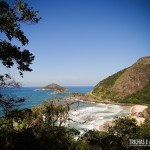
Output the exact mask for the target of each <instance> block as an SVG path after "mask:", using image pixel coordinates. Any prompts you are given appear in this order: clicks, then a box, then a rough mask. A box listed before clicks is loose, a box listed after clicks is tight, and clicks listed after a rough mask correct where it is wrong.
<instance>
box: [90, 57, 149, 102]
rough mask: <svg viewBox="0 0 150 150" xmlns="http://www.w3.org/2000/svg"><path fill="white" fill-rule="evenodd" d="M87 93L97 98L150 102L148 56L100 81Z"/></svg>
mask: <svg viewBox="0 0 150 150" xmlns="http://www.w3.org/2000/svg"><path fill="white" fill-rule="evenodd" d="M89 95H91V96H92V97H95V98H97V99H99V100H113V101H119V102H139V103H140V101H144V102H145V103H150V56H147V57H143V58H140V59H139V60H138V61H137V62H136V63H134V64H133V65H132V66H131V67H129V68H126V69H124V70H122V71H119V72H117V73H116V74H114V75H112V76H110V77H108V78H106V79H104V80H102V81H100V82H99V83H98V84H97V85H96V86H95V87H94V89H93V90H92V91H91V93H90V94H89ZM140 99H141V100H140Z"/></svg>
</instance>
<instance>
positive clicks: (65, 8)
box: [13, 0, 150, 86]
mask: <svg viewBox="0 0 150 150" xmlns="http://www.w3.org/2000/svg"><path fill="white" fill-rule="evenodd" d="M26 2H27V3H29V4H30V5H31V6H33V7H34V9H37V10H39V11H40V13H39V15H40V16H41V17H42V20H41V21H40V22H39V24H37V25H23V26H22V29H23V31H24V32H25V34H26V35H27V37H28V38H29V40H30V43H29V45H27V46H26V47H24V48H28V49H31V52H32V53H33V54H34V55H35V61H34V63H33V65H32V66H31V67H32V68H33V71H32V72H31V73H24V78H23V79H22V78H21V77H19V75H18V73H17V71H16V70H13V73H14V76H16V79H18V80H19V81H20V82H22V83H23V85H24V86H44V85H47V84H49V83H58V84H60V85H68V86H73V85H75V86H87V85H89V86H90V85H92V86H93V85H95V84H97V83H98V82H99V81H100V80H102V79H104V78H106V77H108V76H110V75H111V74H113V73H115V72H117V71H119V70H121V69H123V68H125V67H129V66H130V65H132V64H133V63H134V62H135V61H137V60H138V59H139V58H140V57H143V56H148V55H150V1H149V0H49V1H47V0H36V1H30V0H26ZM14 42H15V41H14ZM16 43H17V42H16Z"/></svg>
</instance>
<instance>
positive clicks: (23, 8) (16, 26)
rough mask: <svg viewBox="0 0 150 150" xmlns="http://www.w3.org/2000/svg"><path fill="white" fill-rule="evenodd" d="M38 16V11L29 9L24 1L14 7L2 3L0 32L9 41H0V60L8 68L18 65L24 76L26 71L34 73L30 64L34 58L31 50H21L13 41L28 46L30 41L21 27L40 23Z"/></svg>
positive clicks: (0, 2) (0, 5)
mask: <svg viewBox="0 0 150 150" xmlns="http://www.w3.org/2000/svg"><path fill="white" fill-rule="evenodd" d="M37 14H38V11H34V10H33V8H32V7H28V4H26V3H24V2H23V1H22V0H18V1H17V2H16V3H15V4H13V5H11V4H8V3H7V2H6V1H0V32H1V33H3V34H5V35H6V37H7V38H8V40H3V39H0V60H1V62H2V64H3V65H4V66H5V67H7V68H11V67H12V66H14V63H16V64H17V68H18V70H19V72H20V75H23V72H24V71H32V69H31V68H30V64H32V61H33V60H34V56H33V54H32V53H30V51H29V50H27V49H24V50H21V48H20V47H18V46H16V45H12V44H11V40H12V39H13V38H15V39H17V40H18V41H19V42H21V44H22V45H23V46H25V45H27V44H28V42H29V40H28V38H27V37H26V36H25V34H24V32H23V31H22V30H21V26H20V25H21V23H30V24H33V23H38V22H39V20H40V18H39V17H37Z"/></svg>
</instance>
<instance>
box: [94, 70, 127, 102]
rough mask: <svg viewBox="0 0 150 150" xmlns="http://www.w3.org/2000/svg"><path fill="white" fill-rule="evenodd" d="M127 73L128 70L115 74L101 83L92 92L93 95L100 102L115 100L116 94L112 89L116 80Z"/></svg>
mask: <svg viewBox="0 0 150 150" xmlns="http://www.w3.org/2000/svg"><path fill="white" fill-rule="evenodd" d="M125 71H126V69H124V70H122V71H119V72H117V73H115V74H114V75H112V76H110V77H108V78H106V79H104V80H103V81H101V82H99V83H98V84H97V85H96V86H95V88H94V89H93V91H92V94H93V95H95V96H98V98H99V99H100V100H104V99H108V100H113V99H114V98H115V93H114V92H113V91H112V87H113V85H114V84H115V82H116V80H117V79H118V78H119V77H120V76H121V75H122V74H123V73H124V72H125Z"/></svg>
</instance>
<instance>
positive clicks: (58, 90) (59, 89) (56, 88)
mask: <svg viewBox="0 0 150 150" xmlns="http://www.w3.org/2000/svg"><path fill="white" fill-rule="evenodd" d="M36 90H52V91H53V94H60V93H67V89H66V88H64V87H62V86H60V85H58V84H55V83H52V84H49V85H47V86H44V87H42V88H39V89H36Z"/></svg>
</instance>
